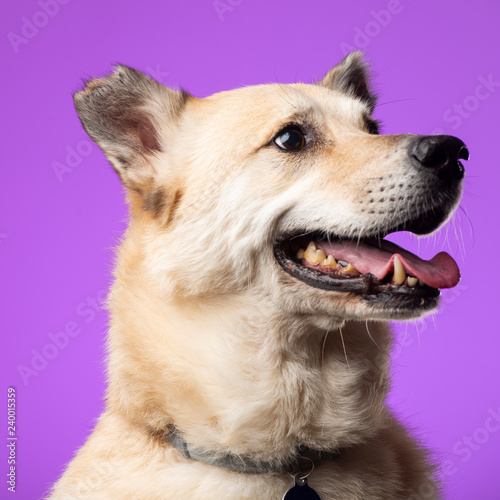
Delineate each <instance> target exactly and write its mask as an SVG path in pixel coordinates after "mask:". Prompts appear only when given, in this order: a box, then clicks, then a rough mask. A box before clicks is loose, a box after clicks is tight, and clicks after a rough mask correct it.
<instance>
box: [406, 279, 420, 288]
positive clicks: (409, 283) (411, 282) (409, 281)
mask: <svg viewBox="0 0 500 500" xmlns="http://www.w3.org/2000/svg"><path fill="white" fill-rule="evenodd" d="M417 283H418V278H415V277H414V276H408V286H411V287H414V286H417Z"/></svg>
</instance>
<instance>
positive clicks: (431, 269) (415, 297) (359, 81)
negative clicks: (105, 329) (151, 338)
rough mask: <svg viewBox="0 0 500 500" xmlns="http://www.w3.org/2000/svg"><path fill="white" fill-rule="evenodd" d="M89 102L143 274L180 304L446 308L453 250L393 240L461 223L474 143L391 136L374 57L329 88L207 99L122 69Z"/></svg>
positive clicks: (347, 64)
mask: <svg viewBox="0 0 500 500" xmlns="http://www.w3.org/2000/svg"><path fill="white" fill-rule="evenodd" d="M75 102H76V107H77V110H78V113H79V115H80V118H81V120H82V123H83V125H84V127H85V128H86V130H87V131H88V133H89V134H90V136H91V137H92V138H93V139H94V140H95V141H96V142H97V144H99V146H100V147H101V148H102V149H103V151H104V152H105V154H106V156H107V157H108V158H109V160H110V161H111V163H112V164H113V166H114V168H115V169H116V171H117V172H118V174H119V175H120V177H121V179H122V181H123V183H124V185H125V186H126V187H127V188H128V191H129V199H130V201H131V207H132V225H133V226H134V224H135V226H136V227H137V226H140V227H141V229H140V230H138V229H137V230H135V232H133V234H134V235H135V237H136V238H137V239H138V241H137V242H136V243H137V244H136V249H137V251H140V252H141V255H142V257H143V262H142V264H141V265H142V269H143V272H144V273H145V274H147V275H148V276H150V277H151V280H152V282H154V283H155V284H156V285H157V286H158V287H159V289H160V290H161V291H162V293H164V294H166V295H168V294H177V295H191V296H198V297H202V296H203V295H207V294H210V296H213V295H221V296H223V295H224V294H232V295H233V296H234V295H237V294H250V295H253V296H257V295H258V296H260V297H262V296H265V297H267V300H268V304H269V305H270V306H271V305H272V306H274V307H275V308H277V309H279V310H281V311H288V312H293V313H299V314H302V315H308V316H309V315H312V314H314V315H316V316H318V317H320V316H321V317H325V318H326V317H332V318H344V319H392V318H411V317H418V316H420V315H422V314H423V313H425V312H427V311H430V310H432V309H434V308H435V307H436V305H437V302H438V296H439V289H440V288H446V287H452V286H455V285H456V284H457V283H458V281H459V272H458V268H457V266H456V264H455V262H454V261H453V259H452V258H451V257H450V256H449V255H448V254H446V253H443V252H442V253H439V254H438V255H437V256H436V257H435V258H434V259H432V260H431V261H429V262H427V261H423V260H421V259H419V258H418V257H417V256H415V255H413V254H412V253H410V252H408V251H406V250H403V249H402V248H400V247H398V246H396V245H394V244H392V243H389V242H388V241H385V240H383V238H384V237H385V236H386V235H388V234H389V233H391V232H395V231H400V230H406V231H411V232H413V233H415V234H418V235H422V234H428V233H430V232H432V231H434V230H435V229H437V228H438V227H439V226H441V225H442V224H443V223H444V222H445V221H446V220H447V219H448V218H449V216H450V214H451V213H452V211H453V210H454V209H455V207H456V206H457V203H458V201H459V198H460V193H461V185H462V180H463V177H464V170H463V167H462V165H461V163H460V161H459V160H460V159H467V157H468V152H467V149H466V147H465V145H464V144H463V143H462V141H460V140H459V139H457V138H454V137H450V136H416V135H410V134H405V135H391V136H383V135H379V134H378V124H377V122H376V121H375V120H374V118H373V116H372V113H373V110H374V106H375V97H374V95H373V94H372V92H371V90H370V87H369V82H368V76H367V70H366V65H365V63H364V62H363V61H362V57H361V54H360V53H352V54H350V55H349V56H347V57H346V58H345V59H344V60H343V61H342V62H341V63H340V64H339V65H337V66H336V67H334V68H333V69H332V70H330V71H329V72H328V74H327V75H326V76H325V77H324V78H323V80H321V81H320V82H319V83H318V84H314V85H307V84H292V85H280V84H270V85H262V86H255V87H246V88H242V89H237V90H233V91H229V92H221V93H219V94H215V95H213V96H211V97H208V98H206V99H197V98H195V97H193V96H191V95H189V94H188V93H186V92H178V91H175V90H172V89H169V88H167V87H164V86H163V85H160V84H159V83H157V82H156V81H154V80H152V79H150V78H148V77H147V76H145V75H143V74H142V73H140V72H138V71H135V70H133V69H130V68H127V67H124V66H119V67H117V68H116V70H115V72H114V73H113V74H112V75H111V76H109V77H108V78H103V79H97V80H93V81H91V82H90V83H88V84H87V86H86V88H85V89H84V90H83V91H81V92H79V93H77V94H76V95H75Z"/></svg>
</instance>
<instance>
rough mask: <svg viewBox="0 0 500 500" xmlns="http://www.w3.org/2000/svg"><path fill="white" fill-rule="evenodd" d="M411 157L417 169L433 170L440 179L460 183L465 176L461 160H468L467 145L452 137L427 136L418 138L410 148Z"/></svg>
mask: <svg viewBox="0 0 500 500" xmlns="http://www.w3.org/2000/svg"><path fill="white" fill-rule="evenodd" d="M409 152H410V156H411V157H412V159H413V162H414V164H416V166H417V167H419V168H420V167H425V168H429V169H433V171H434V172H435V173H436V174H437V175H438V176H439V178H440V179H442V180H445V181H454V180H455V181H458V180H460V179H462V178H463V176H464V167H463V165H462V164H461V163H460V161H459V160H468V159H469V151H468V149H467V147H466V146H465V144H464V143H463V142H462V141H461V140H460V139H458V138H457V137H453V136H451V135H426V136H421V137H418V138H417V140H416V141H415V142H414V143H413V144H412V146H410V151H409Z"/></svg>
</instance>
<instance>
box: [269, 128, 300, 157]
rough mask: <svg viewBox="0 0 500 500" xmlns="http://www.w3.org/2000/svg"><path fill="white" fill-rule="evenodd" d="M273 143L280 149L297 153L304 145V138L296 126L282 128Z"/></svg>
mask: <svg viewBox="0 0 500 500" xmlns="http://www.w3.org/2000/svg"><path fill="white" fill-rule="evenodd" d="M274 142H275V144H276V145H277V146H279V147H280V148H281V149H286V150H288V151H298V150H299V149H302V148H303V147H304V146H305V145H306V138H305V136H304V133H303V132H302V130H300V128H299V127H297V126H293V125H291V126H288V127H286V128H284V129H283V130H282V131H281V132H280V133H279V134H278V135H277V136H276V137H275V138H274Z"/></svg>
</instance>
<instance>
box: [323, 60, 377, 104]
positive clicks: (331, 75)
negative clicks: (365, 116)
mask: <svg viewBox="0 0 500 500" xmlns="http://www.w3.org/2000/svg"><path fill="white" fill-rule="evenodd" d="M318 85H321V86H323V87H328V88H330V89H334V90H338V91H339V92H343V93H344V94H347V95H350V96H352V97H355V98H357V99H359V100H361V101H362V102H364V103H365V104H366V105H367V106H368V109H369V110H370V112H371V113H372V112H373V110H374V108H375V104H376V101H377V96H376V95H375V94H374V93H373V92H372V90H371V89H370V74H369V71H368V65H367V63H366V62H365V61H364V60H363V52H361V51H359V50H357V51H354V52H351V53H350V54H348V55H347V56H346V57H345V58H344V59H343V60H342V61H341V62H340V63H339V64H337V66H335V67H333V68H332V69H331V70H330V71H329V72H328V73H327V74H326V75H325V76H324V77H323V79H322V80H321V81H320V82H318Z"/></svg>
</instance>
